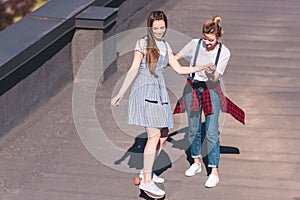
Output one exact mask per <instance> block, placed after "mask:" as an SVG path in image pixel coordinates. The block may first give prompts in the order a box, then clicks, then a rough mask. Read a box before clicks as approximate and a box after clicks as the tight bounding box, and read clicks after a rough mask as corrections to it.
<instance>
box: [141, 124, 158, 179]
mask: <svg viewBox="0 0 300 200" xmlns="http://www.w3.org/2000/svg"><path fill="white" fill-rule="evenodd" d="M146 132H147V135H148V139H147V143H146V146H145V149H144V169H143V171H144V182H145V183H149V182H150V181H151V180H152V168H153V163H154V160H155V154H156V148H157V145H158V143H159V139H160V130H159V129H158V128H146Z"/></svg>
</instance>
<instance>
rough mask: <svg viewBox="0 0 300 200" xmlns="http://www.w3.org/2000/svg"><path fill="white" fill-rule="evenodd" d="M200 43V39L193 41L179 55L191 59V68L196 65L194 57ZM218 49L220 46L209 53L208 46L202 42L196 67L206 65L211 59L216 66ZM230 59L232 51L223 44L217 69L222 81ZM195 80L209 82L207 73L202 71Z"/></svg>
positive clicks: (196, 75)
mask: <svg viewBox="0 0 300 200" xmlns="http://www.w3.org/2000/svg"><path fill="white" fill-rule="evenodd" d="M198 41H199V39H193V40H191V41H190V42H189V43H188V44H187V45H185V46H184V47H183V49H182V50H181V51H180V52H179V53H178V54H179V55H180V56H181V57H183V58H185V59H187V60H188V59H190V66H192V65H193V63H194V56H195V52H196V48H197V44H198ZM218 49H219V45H218V46H217V47H216V48H215V49H214V50H212V51H209V52H208V51H207V50H206V44H205V42H203V40H202V41H201V44H200V49H199V54H198V57H197V61H196V66H199V65H203V64H206V63H207V61H206V60H208V59H210V61H211V62H212V63H213V64H215V60H216V57H217V53H218ZM205 55H206V57H203V56H205ZM207 55H208V56H207ZM229 58H230V51H229V49H228V48H227V47H226V46H225V45H224V44H222V50H221V53H220V57H219V61H218V64H217V68H216V71H218V72H219V73H220V77H219V80H221V78H222V75H223V74H224V72H225V69H226V66H227V63H228V61H229ZM204 62H206V63H204ZM194 80H198V81H207V80H208V78H207V76H206V74H205V71H204V70H202V71H200V72H197V73H196V74H195V77H194Z"/></svg>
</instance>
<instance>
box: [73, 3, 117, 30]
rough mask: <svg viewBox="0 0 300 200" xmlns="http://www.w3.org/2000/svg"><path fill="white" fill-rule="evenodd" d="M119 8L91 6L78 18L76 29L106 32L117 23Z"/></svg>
mask: <svg viewBox="0 0 300 200" xmlns="http://www.w3.org/2000/svg"><path fill="white" fill-rule="evenodd" d="M117 12H118V9H117V8H106V7H99V6H91V7H89V8H88V9H87V10H85V11H83V12H82V13H80V14H79V15H77V16H76V28H81V29H99V30H104V31H105V30H106V29H108V28H109V27H111V26H112V25H113V24H115V23H116V18H117Z"/></svg>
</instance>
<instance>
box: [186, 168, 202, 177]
mask: <svg viewBox="0 0 300 200" xmlns="http://www.w3.org/2000/svg"><path fill="white" fill-rule="evenodd" d="M201 171H202V170H201V169H200V171H199V170H198V171H196V173H195V174H191V175H187V174H185V173H184V175H185V176H187V177H192V176H195V175H196V174H199V173H201Z"/></svg>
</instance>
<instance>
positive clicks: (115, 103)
mask: <svg viewBox="0 0 300 200" xmlns="http://www.w3.org/2000/svg"><path fill="white" fill-rule="evenodd" d="M122 99H123V96H122V95H117V96H115V97H114V98H113V99H112V100H111V105H112V106H119V105H120V102H121V100H122Z"/></svg>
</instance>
